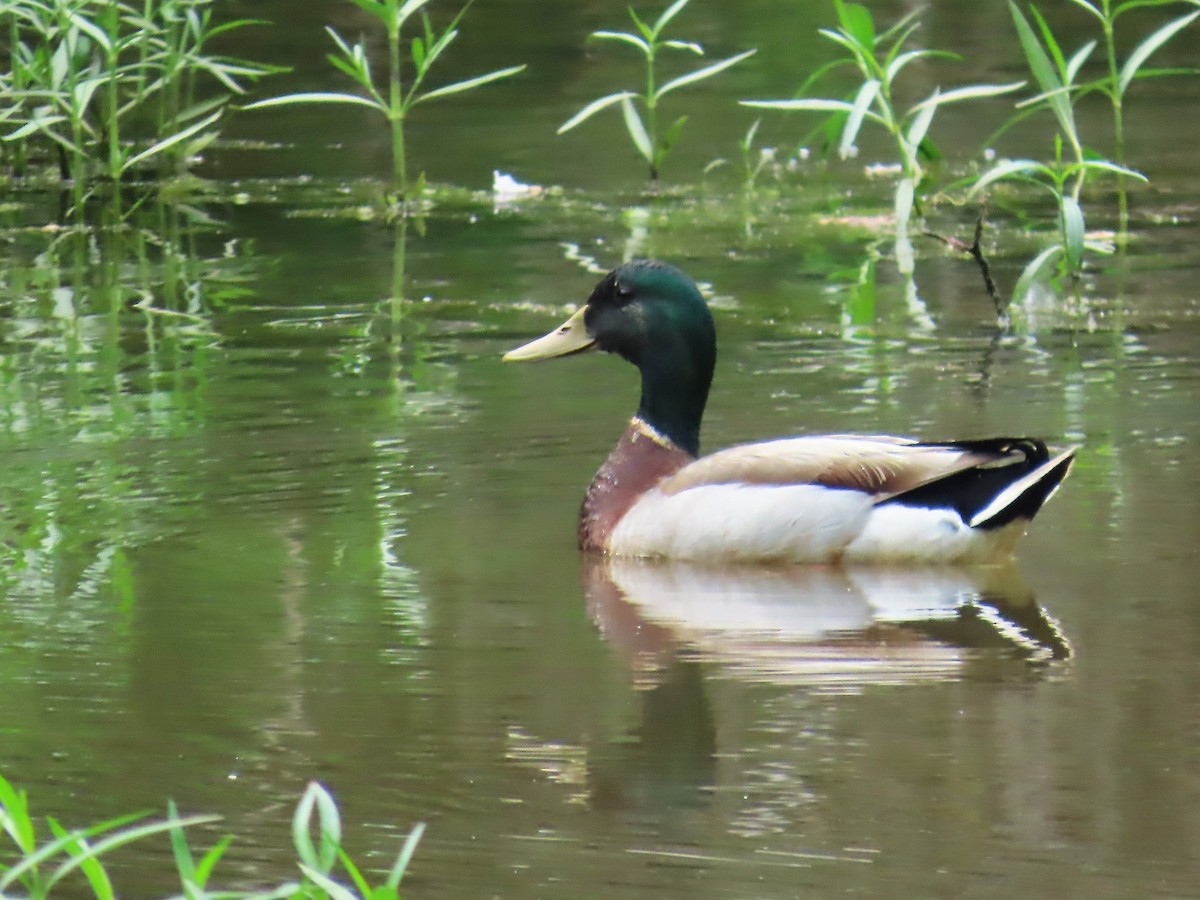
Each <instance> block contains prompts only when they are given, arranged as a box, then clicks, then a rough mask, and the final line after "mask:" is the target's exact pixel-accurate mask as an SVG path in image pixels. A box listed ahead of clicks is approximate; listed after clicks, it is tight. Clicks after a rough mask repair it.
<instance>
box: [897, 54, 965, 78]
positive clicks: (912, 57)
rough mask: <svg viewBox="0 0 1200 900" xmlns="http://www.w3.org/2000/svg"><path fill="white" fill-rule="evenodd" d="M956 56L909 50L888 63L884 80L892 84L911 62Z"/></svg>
mask: <svg viewBox="0 0 1200 900" xmlns="http://www.w3.org/2000/svg"><path fill="white" fill-rule="evenodd" d="M955 55H956V54H953V53H947V52H945V51H942V50H909V51H907V52H906V53H901V54H900V55H899V56H897V57H896V58H895V59H893V60H892V61H891V62H889V63H888V66H887V69H885V70H884V73H883V80H884V81H885V82H887V83H888V84H891V83H892V82H893V81H895V80H896V76H897V75H899V74H900V71H901V70H902V69H903V68H904V67H905V66H907V65H908V64H909V63H910V62H915V61H916V60H918V59H933V58H938V59H953V58H954V57H955Z"/></svg>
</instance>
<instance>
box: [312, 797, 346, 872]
mask: <svg viewBox="0 0 1200 900" xmlns="http://www.w3.org/2000/svg"><path fill="white" fill-rule="evenodd" d="M313 784H314V785H315V786H316V790H315V791H314V794H315V796H316V800H317V822H318V828H319V829H320V833H321V845H320V847H319V848H318V850H317V858H318V859H319V860H320V863H321V865H320V870H321V871H322V872H331V871H333V864H334V863H335V862H337V851H338V847H340V846H341V845H342V817H341V814H340V813H339V812H338V808H337V804H336V803H335V802H334V800H333V795H332V794H330V793H329V791H327V790H326V789H325V786H324V785H322V784H317V783H316V782H313Z"/></svg>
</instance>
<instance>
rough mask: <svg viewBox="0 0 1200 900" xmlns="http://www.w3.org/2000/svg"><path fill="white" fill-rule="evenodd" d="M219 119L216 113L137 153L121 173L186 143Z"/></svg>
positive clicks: (123, 164) (124, 165)
mask: <svg viewBox="0 0 1200 900" xmlns="http://www.w3.org/2000/svg"><path fill="white" fill-rule="evenodd" d="M219 118H221V113H220V112H215V113H213V114H212V115H211V116H209V117H208V118H207V119H201V120H200V121H199V122H196V123H195V124H193V125H189V126H188V127H187V128H185V129H183V131H179V132H176V133H175V134H173V135H171V136H170V137H167V138H164V139H163V140H161V141H159V142H158V143H156V144H153V145H151V146H149V147H147V148H146V149H145V150H143V151H142V152H141V153H135V154H134V155H133V156H131V157H129V159H127V160H125V162H123V163H122V164H121V171H122V172H128V171H129V170H130V169H132V168H133V167H134V166H136V165H137V164H138V163H140V162H142V161H144V160H147V159H149V158H150V157H152V156H155V155H156V154H159V153H162V152H163V151H164V150H167V149H170V148H171V147H174V146H175V145H176V144H178V143H179V142H180V141H186V140H187V139H188V138H190V137H191V136H192V135H194V134H195V133H196V132H198V131H203V130H204V129H205V128H207V127H208V126H209V125H212V124H214V123H215V122H216V121H217V119H219Z"/></svg>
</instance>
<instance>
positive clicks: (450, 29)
mask: <svg viewBox="0 0 1200 900" xmlns="http://www.w3.org/2000/svg"><path fill="white" fill-rule="evenodd" d="M352 2H353V3H354V5H355V6H357V7H358V8H359V9H361V10H363V11H364V12H367V13H370V14H371V16H373V17H374V18H375V20H376V21H377V22H378V23H379V24H380V26H381V27H382V28H383V30H384V32H385V33H386V35H387V42H388V73H387V80H386V81H385V82H384V83H383V84H382V85H377V84H376V80H375V76H374V75H373V74H372V72H371V65H370V61H369V60H368V58H367V52H366V48H365V46H364V44H363V41H362V40H359V41H358V42H357V43H355V44H354V45H351V44H349V43H347V41H346V40H345V39H344V38H343V37H342V36H341V35H340V34H338V33H337V32H336V31H334V30H333V29H332V28H328V27H327V28H326V29H325V30H326V31H328V32H329V36H330V37H331V38H332V39H333V42H334V44H335V45H336V46H337V53H331V54H330V55H329V61H330V63H332V64H333V66H334V67H335V68H337V69H338V70H340V71H341V72H343V73H345V74H346V75H348V76H350V78H351V79H353V80H354V81H355V82H356V83H357V84H358V86H359V87H360V88H361V89H362V91H363V93H362V94H345V93H337V92H328V91H317V92H308V93H302V94H287V95H285V96H282V97H272V98H271V99H269V100H260V101H259V102H257V103H251V104H250V105H248V106H247V107H246V108H247V109H262V108H264V107H270V106H286V105H289V104H296V103H342V104H350V105H352V106H365V107H367V108H368V109H373V110H375V111H376V112H378V113H379V114H380V115H382V116H383V117H384V118H385V119H387V120H388V122H389V123H390V125H391V131H392V176H393V187H394V188H395V189H396V191H397V192H398V193H399V195H400V197H401V198H406V197H408V195H409V183H408V162H407V158H406V154H405V149H404V123H405V121H406V120H407V119H408V116H409V114H410V113H411V111H412V108H413V107H414V106H416V105H417V104H418V103H425V102H427V101H429V100H436V99H438V98H440V97H448V96H450V95H451V94H460V93H462V92H463V91H469V90H473V89H474V88H477V87H481V86H482V85H485V84H490V83H491V82H493V81H499V80H500V79H501V78H508V77H509V76H510V75H515V74H517V73H518V72H520V71H522V70H523V69H524V68H525V66H523V65H520V66H510V67H508V68H506V69H497V70H496V71H494V72H488V73H486V74H484V75H477V76H475V77H474V78H468V79H466V80H464V81H457V82H454V83H453V84H447V85H443V86H442V87H439V88H434V89H433V90H423V87H424V82H425V77H426V76H427V75H428V74H429V71H430V69H432V68H433V64H434V63H435V62H437V60H438V57H440V56H441V55H442V53H444V52H445V50H446V48H447V47H449V46H450V44H451V43H452V42H453V41H454V39H455V38H456V37H457V36H458V23H459V21H460V20H461V19H462V17H463V15H464V14H465V13H466V11H467V8H468V7H469V6H470V3H469V2H468V3H467V5H466V6H464V7H463V8H462V9H461V10H459V13H458V15H456V16H455V17H454V18H453V19H452V20H451V21H450V24H449V25H447V26H446V28H445V29H444V30H443V31H441V32H440V33H439V32H438V31H437V30H436V29H435V28H434V27H433V24H432V23H431V22H430V19H429V14H428V13H427V12H426V11H424V9H423V7H425V6H426V5H428V3H429V0H404V2H403V3H402V2H401V0H352ZM418 12H419V13H421V33H420V34H417V35H415V36H413V37H412V38H411V39H410V40H409V42H408V49H409V55H410V56H411V58H412V66H413V71H412V77H411V80H409V81H407V82H406V81H405V71H404V70H405V65H404V63H403V62H402V59H401V56H402V53H401V50H402V47H403V43H404V41H403V38H402V35H401V32H402V30H403V29H404V27H405V25H407V23H408V22H409V20H410V19H412V18H413V17H414V16H415V15H416V14H417V13H418ZM417 193H420V192H419V191H418V192H417Z"/></svg>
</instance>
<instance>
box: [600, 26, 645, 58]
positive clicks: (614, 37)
mask: <svg viewBox="0 0 1200 900" xmlns="http://www.w3.org/2000/svg"><path fill="white" fill-rule="evenodd" d="M591 38H595V39H596V40H598V41H621V42H623V43H626V44H633V46H635V47H637V48H638V49H639V50H641V51H642V52H643V53H645V54H646V55H647V56H649V55H650V45H649V44H648V43H647V42H646V41H644V40H642V39H641V38H640V37H638V36H637V35H636V34H629V32H627V31H593V32H592V33H591V34H590V35H588V39H589V40H590V39H591Z"/></svg>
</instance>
